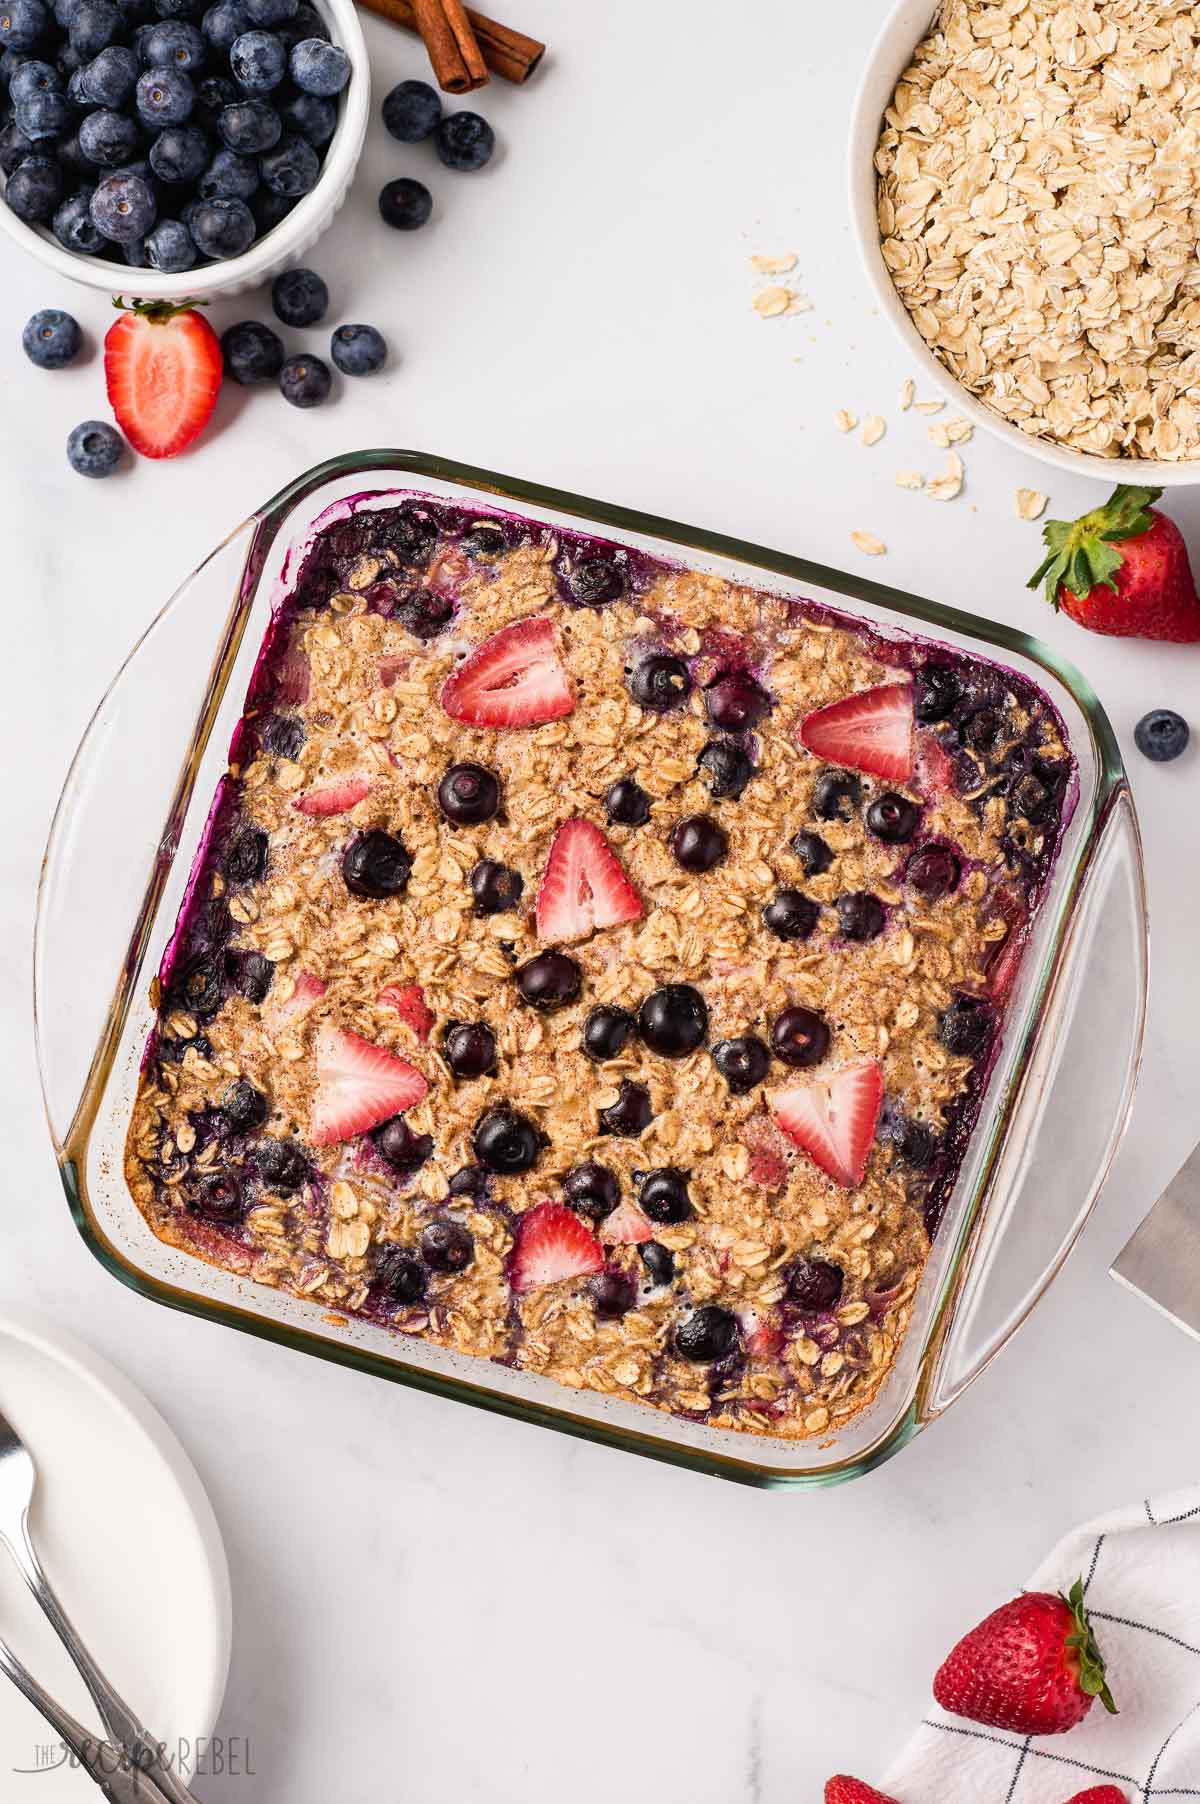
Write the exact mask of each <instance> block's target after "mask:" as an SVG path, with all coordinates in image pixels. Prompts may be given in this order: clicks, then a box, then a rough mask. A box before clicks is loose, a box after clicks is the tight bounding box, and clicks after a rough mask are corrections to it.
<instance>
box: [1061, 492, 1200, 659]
mask: <svg viewBox="0 0 1200 1804" xmlns="http://www.w3.org/2000/svg"><path fill="white" fill-rule="evenodd" d="M1161 495H1162V490H1161V489H1139V488H1132V487H1131V486H1130V485H1129V484H1127V483H1119V484H1118V485H1117V487H1116V488H1115V489H1114V490H1113V492H1112V494H1111V495H1110V496H1109V498H1108V500H1107V501H1106V502H1105V503H1104V506H1103V507H1096V508H1093V509H1092V511H1091V513H1090V514H1083V515H1081V517H1080V518H1079V519H1078V520H1048V521H1047V522H1046V524H1045V526H1044V527H1043V528H1042V539H1043V541H1044V543H1045V546H1046V556H1045V557H1044V558H1043V559H1042V562H1041V563H1040V564H1039V565H1038V567H1037V569H1036V570H1035V571H1034V573H1033V575H1032V576H1031V577H1030V579H1029V582H1028V584H1027V587H1029V588H1030V589H1036V588H1037V587H1038V585H1039V584H1042V585H1044V587H1045V590H1046V597H1047V599H1048V600H1049V601H1050V602H1051V603H1052V604H1053V606H1054V607H1056V608H1065V610H1066V612H1067V613H1068V614H1069V615H1070V616H1071V619H1072V620H1077V621H1078V622H1079V624H1080V626H1086V627H1090V629H1091V630H1092V632H1094V633H1115V634H1117V635H1118V636H1119V637H1121V638H1137V639H1170V640H1173V641H1175V642H1176V643H1177V644H1190V643H1191V642H1192V641H1193V640H1196V639H1200V601H1198V600H1197V597H1196V585H1195V582H1194V581H1193V579H1192V567H1191V565H1190V564H1189V562H1188V554H1187V546H1186V545H1185V544H1184V542H1183V538H1182V535H1181V534H1180V531H1179V528H1178V527H1177V526H1176V525H1175V522H1174V521H1173V520H1168V519H1167V517H1166V515H1165V514H1160V513H1157V512H1156V511H1155V509H1154V507H1153V505H1152V504H1153V503H1154V502H1155V501H1157V500H1158V499H1159V497H1160V496H1161Z"/></svg>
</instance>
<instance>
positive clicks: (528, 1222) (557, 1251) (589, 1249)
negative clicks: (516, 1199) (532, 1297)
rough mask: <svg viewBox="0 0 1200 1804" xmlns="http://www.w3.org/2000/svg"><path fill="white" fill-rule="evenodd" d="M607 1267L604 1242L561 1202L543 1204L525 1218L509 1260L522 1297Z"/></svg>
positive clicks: (511, 1276) (512, 1281)
mask: <svg viewBox="0 0 1200 1804" xmlns="http://www.w3.org/2000/svg"><path fill="white" fill-rule="evenodd" d="M603 1269H604V1251H603V1248H602V1247H601V1245H600V1242H599V1241H598V1240H597V1239H596V1237H595V1235H594V1234H589V1233H588V1231H587V1229H586V1228H585V1227H584V1225H583V1223H582V1222H581V1221H580V1219H579V1217H578V1216H577V1215H572V1213H571V1211H570V1210H569V1209H565V1208H564V1207H563V1205H562V1204H561V1203H539V1204H538V1205H537V1207H536V1209H530V1211H529V1213H528V1214H527V1215H523V1216H522V1217H521V1219H520V1222H519V1223H518V1225H517V1238H516V1241H515V1243H514V1245H513V1250H512V1252H511V1253H510V1254H509V1259H508V1281H509V1283H510V1284H511V1285H512V1288H513V1290H514V1291H515V1292H516V1294H517V1295H518V1296H522V1295H523V1294H524V1292H525V1291H527V1290H537V1289H538V1287H539V1286H540V1285H542V1284H559V1283H561V1282H562V1280H563V1279H564V1278H581V1277H582V1276H583V1275H584V1273H585V1272H599V1271H603Z"/></svg>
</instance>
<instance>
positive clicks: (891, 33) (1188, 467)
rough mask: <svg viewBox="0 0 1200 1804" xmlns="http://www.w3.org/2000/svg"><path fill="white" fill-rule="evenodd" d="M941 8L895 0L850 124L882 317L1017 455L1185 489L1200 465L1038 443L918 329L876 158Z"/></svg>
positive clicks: (926, 0)
mask: <svg viewBox="0 0 1200 1804" xmlns="http://www.w3.org/2000/svg"><path fill="white" fill-rule="evenodd" d="M937 10H938V9H937V6H936V5H935V4H934V0H895V4H894V5H893V7H892V10H891V12H890V13H889V14H888V16H887V18H886V19H885V20H884V23H883V25H882V27H881V29H880V32H879V35H878V37H877V38H876V39H875V43H874V45H873V46H872V49H871V53H870V55H869V57H868V58H867V64H866V68H865V69H864V71H863V77H862V81H861V83H860V84H859V89H858V96H857V98H856V100H855V103H854V110H853V114H852V116H851V120H850V168H849V177H850V219H851V223H852V225H853V228H854V232H855V235H856V237H857V239H858V247H859V252H860V254H861V256H862V260H863V266H864V268H865V269H866V272H867V280H868V281H869V283H870V284H871V288H872V290H873V291H874V294H875V298H876V299H877V301H878V302H879V306H880V308H881V310H882V312H883V314H884V317H885V318H886V319H888V320H890V321H891V323H892V325H893V326H894V327H895V329H896V332H897V333H898V334H899V336H900V338H901V339H902V340H903V342H904V348H905V351H906V352H907V354H908V356H909V358H910V359H911V361H912V362H913V364H914V365H915V366H916V368H917V369H918V370H919V372H920V374H921V377H922V379H923V380H924V381H927V382H931V383H933V384H934V385H935V386H936V387H937V388H939V389H940V390H941V391H942V393H943V394H944V395H946V397H947V399H949V400H951V401H953V403H954V405H955V406H956V407H957V408H959V409H960V410H961V412H962V413H963V414H964V415H965V417H966V418H967V419H969V420H970V421H971V422H972V424H973V425H975V426H979V427H981V428H982V429H983V430H984V431H985V432H991V433H993V434H994V435H995V436H996V437H997V438H1002V439H1004V440H1005V442H1006V443H1007V444H1010V445H1012V446H1013V447H1014V448H1015V449H1016V450H1018V451H1025V452H1027V453H1028V454H1029V456H1030V457H1036V458H1038V459H1039V460H1040V461H1041V462H1042V463H1044V464H1053V465H1054V466H1055V467H1056V468H1057V469H1059V470H1070V471H1071V472H1072V473H1073V474H1074V475H1076V476H1094V477H1096V478H1097V479H1098V480H1099V481H1100V482H1107V483H1113V482H1141V483H1154V484H1158V485H1161V486H1162V487H1163V488H1182V487H1184V486H1185V485H1187V484H1188V483H1197V482H1200V460H1191V461H1189V462H1186V463H1162V462H1159V461H1157V460H1156V459H1153V458H1144V457H1094V456H1092V454H1091V453H1090V452H1086V451H1071V450H1069V449H1068V448H1067V447H1066V446H1064V445H1057V444H1055V443H1054V441H1053V440H1052V439H1047V438H1035V437H1034V436H1033V435H1032V434H1031V433H1028V432H1022V431H1021V429H1020V427H1019V426H1014V425H1012V424H1011V422H1010V421H1008V420H1006V419H1004V418H1003V417H1002V416H1001V415H1000V414H998V413H995V412H994V411H993V410H992V408H990V407H985V405H984V404H983V402H982V401H980V400H978V399H977V398H976V397H975V396H974V395H973V394H971V393H970V391H969V390H968V389H966V388H964V387H963V385H962V383H961V382H959V380H958V379H957V377H956V376H953V375H952V374H951V373H950V371H949V370H948V369H947V368H946V366H945V365H944V364H942V363H939V361H938V359H937V358H936V357H935V356H934V354H933V352H932V351H931V350H930V349H929V347H928V345H927V344H926V343H925V340H924V339H923V338H922V337H921V334H920V333H919V332H918V331H917V328H916V327H915V326H914V324H913V322H912V320H911V318H910V317H909V313H908V309H907V308H906V307H905V305H904V302H903V301H902V300H901V299H900V296H899V294H898V293H897V291H896V287H895V284H894V283H893V281H892V278H891V275H890V274H889V272H888V267H887V264H886V263H885V262H884V260H883V252H882V250H881V249H880V244H879V225H878V221H877V219H876V193H875V162H874V159H875V146H876V144H877V143H878V141H879V127H880V123H881V121H882V119H883V114H884V110H885V109H886V107H887V106H888V104H889V102H890V101H891V98H892V94H893V93H894V91H895V87H896V83H897V81H898V80H899V78H900V76H901V75H902V74H903V72H904V70H905V69H906V68H907V67H908V65H909V63H910V62H911V61H912V55H913V51H914V50H915V49H916V47H917V45H918V44H919V43H920V41H921V39H922V38H923V37H924V36H925V34H926V32H927V31H928V30H929V28H930V26H931V24H932V23H933V20H934V19H935V18H936V16H937Z"/></svg>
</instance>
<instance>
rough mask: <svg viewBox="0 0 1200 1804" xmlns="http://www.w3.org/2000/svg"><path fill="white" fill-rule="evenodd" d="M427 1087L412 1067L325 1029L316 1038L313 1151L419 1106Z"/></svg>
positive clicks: (352, 1037) (365, 1043) (349, 1035)
mask: <svg viewBox="0 0 1200 1804" xmlns="http://www.w3.org/2000/svg"><path fill="white" fill-rule="evenodd" d="M428 1088H429V1085H428V1084H427V1083H426V1082H425V1079H424V1078H423V1077H422V1076H421V1073H420V1072H419V1071H417V1070H416V1069H415V1067H414V1066H412V1065H409V1064H406V1063H405V1061H404V1060H403V1059H398V1058H395V1057H394V1056H393V1054H392V1053H390V1052H388V1051H386V1049H385V1048H384V1047H382V1046H374V1045H372V1043H371V1041H370V1040H364V1039H363V1038H362V1036H361V1035H360V1034H352V1033H347V1032H346V1031H345V1030H344V1029H343V1028H339V1027H323V1028H322V1029H321V1031H320V1033H319V1034H318V1035H317V1089H316V1094H315V1095H314V1097H313V1102H312V1111H311V1115H310V1120H309V1137H310V1138H311V1140H312V1143H313V1145H314V1146H331V1145H333V1143H334V1142H335V1141H338V1140H353V1138H354V1136H355V1135H356V1134H365V1133H366V1132H367V1130H368V1128H373V1127H378V1126H379V1123H380V1122H381V1121H387V1120H388V1119H389V1117H390V1116H392V1115H399V1114H400V1113H401V1111H402V1110H404V1109H411V1108H412V1106H413V1104H414V1103H417V1102H420V1100H421V1098H422V1097H423V1096H424V1094H425V1092H426V1091H427V1090H428Z"/></svg>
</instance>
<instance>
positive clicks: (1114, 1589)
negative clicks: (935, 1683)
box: [883, 1488, 1200, 1804]
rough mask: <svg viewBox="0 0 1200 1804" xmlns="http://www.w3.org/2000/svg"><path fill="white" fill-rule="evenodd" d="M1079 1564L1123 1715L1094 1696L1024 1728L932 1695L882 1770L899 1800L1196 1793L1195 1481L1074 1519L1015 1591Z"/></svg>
mask: <svg viewBox="0 0 1200 1804" xmlns="http://www.w3.org/2000/svg"><path fill="white" fill-rule="evenodd" d="M1081 1574H1082V1576H1083V1579H1084V1581H1085V1585H1086V1598H1087V1609H1088V1614H1089V1616H1090V1617H1091V1619H1092V1622H1093V1624H1094V1626H1095V1630H1096V1639H1097V1641H1098V1642H1099V1643H1100V1648H1101V1652H1102V1653H1103V1655H1104V1659H1105V1663H1106V1666H1107V1669H1108V1680H1109V1685H1110V1687H1111V1689H1112V1693H1113V1696H1114V1697H1115V1698H1116V1701H1117V1705H1118V1708H1119V1711H1120V1714H1119V1715H1118V1716H1109V1715H1108V1714H1107V1712H1105V1711H1104V1710H1103V1709H1101V1707H1100V1706H1099V1705H1098V1704H1097V1705H1094V1706H1093V1707H1092V1709H1091V1710H1089V1712H1088V1714H1087V1716H1086V1717H1085V1718H1084V1720H1083V1722H1081V1723H1080V1724H1079V1725H1078V1727H1077V1728H1074V1729H1071V1730H1069V1731H1068V1733H1067V1734H1065V1735H1050V1736H1038V1737H1036V1738H1032V1739H1031V1738H1028V1737H1024V1736H1020V1735H1007V1734H1005V1733H1004V1732H1003V1731H1002V1730H999V1729H986V1728H981V1727H979V1726H978V1725H977V1724H975V1723H970V1722H967V1721H966V1720H965V1719H964V1718H962V1717H957V1716H948V1715H947V1714H946V1712H945V1711H943V1710H941V1709H939V1708H938V1706H937V1705H936V1704H935V1705H934V1706H933V1707H932V1709H931V1712H930V1715H929V1716H928V1717H927V1718H926V1720H925V1721H924V1722H923V1723H922V1725H921V1727H920V1728H919V1729H918V1730H917V1732H916V1734H915V1735H914V1736H913V1738H912V1740H911V1741H910V1742H909V1744H908V1746H907V1747H906V1748H905V1749H904V1751H903V1753H902V1754H901V1755H900V1757H899V1759H898V1760H897V1761H896V1762H895V1764H894V1765H893V1767H892V1769H891V1771H890V1772H889V1774H888V1776H887V1778H886V1780H885V1781H884V1784H883V1789H884V1791H885V1792H887V1793H889V1794H892V1795H894V1796H895V1797H896V1798H897V1799H898V1800H899V1804H1067V1801H1068V1800H1069V1799H1071V1798H1073V1797H1075V1795H1076V1793H1078V1792H1081V1791H1087V1790H1088V1789H1089V1788H1090V1787H1092V1786H1098V1785H1115V1786H1116V1787H1117V1789H1118V1790H1119V1791H1122V1792H1124V1793H1125V1795H1126V1797H1127V1798H1128V1799H1129V1801H1130V1804H1158V1801H1159V1800H1161V1801H1162V1804H1167V1800H1171V1801H1172V1804H1185V1801H1186V1800H1187V1799H1195V1800H1200V1488H1195V1489H1193V1490H1191V1491H1180V1492H1177V1493H1176V1494H1175V1495H1174V1496H1170V1497H1160V1498H1149V1499H1147V1500H1146V1501H1145V1502H1144V1503H1139V1504H1136V1505H1133V1506H1131V1507H1130V1508H1128V1509H1124V1510H1119V1511H1117V1512H1115V1513H1114V1514H1113V1515H1111V1516H1105V1517H1102V1518H1101V1519H1100V1520H1099V1521H1097V1522H1089V1523H1087V1524H1085V1526H1084V1527H1082V1528H1077V1529H1075V1530H1074V1531H1073V1532H1072V1533H1071V1534H1069V1535H1068V1536H1067V1537H1066V1539H1065V1540H1063V1541H1060V1543H1059V1545H1058V1546H1057V1547H1056V1548H1055V1549H1054V1552H1053V1553H1052V1554H1051V1555H1050V1556H1049V1558H1048V1559H1047V1560H1045V1561H1044V1562H1043V1564H1042V1565H1041V1566H1039V1567H1038V1569H1037V1571H1036V1572H1035V1573H1034V1574H1033V1576H1032V1578H1031V1579H1030V1580H1029V1582H1028V1584H1027V1586H1026V1587H1025V1588H1026V1590H1028V1591H1063V1592H1065V1591H1068V1590H1069V1589H1070V1587H1071V1585H1072V1584H1073V1583H1074V1582H1075V1580H1076V1579H1077V1578H1078V1577H1079V1576H1080V1575H1081Z"/></svg>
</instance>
